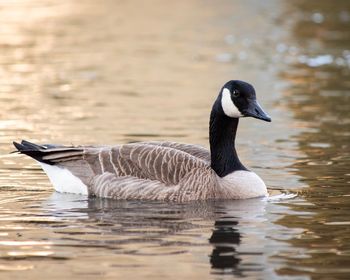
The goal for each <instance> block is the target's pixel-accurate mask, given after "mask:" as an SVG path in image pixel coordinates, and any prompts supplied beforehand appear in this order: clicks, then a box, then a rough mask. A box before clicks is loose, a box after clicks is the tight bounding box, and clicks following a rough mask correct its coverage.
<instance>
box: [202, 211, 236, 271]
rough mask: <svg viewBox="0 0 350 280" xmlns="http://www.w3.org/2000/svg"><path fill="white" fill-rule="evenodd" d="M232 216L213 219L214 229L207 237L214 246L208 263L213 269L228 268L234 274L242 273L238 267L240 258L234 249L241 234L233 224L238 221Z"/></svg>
mask: <svg viewBox="0 0 350 280" xmlns="http://www.w3.org/2000/svg"><path fill="white" fill-rule="evenodd" d="M235 219H236V218H234V217H227V218H226V219H223V220H218V221H215V229H214V230H213V234H212V236H211V237H210V239H209V242H210V243H211V244H212V245H213V246H214V249H213V252H212V254H211V255H210V263H211V265H212V268H214V269H229V270H231V271H232V272H233V273H234V274H237V275H240V276H241V275H242V273H241V272H240V271H239V269H238V264H239V263H240V262H241V258H240V257H239V254H238V253H237V251H236V247H237V246H238V245H239V244H240V242H241V234H240V233H239V231H238V229H237V228H235V226H237V225H238V222H237V221H235Z"/></svg>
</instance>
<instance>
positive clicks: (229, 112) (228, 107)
mask: <svg viewBox="0 0 350 280" xmlns="http://www.w3.org/2000/svg"><path fill="white" fill-rule="evenodd" d="M221 106H222V109H223V110H224V113H225V115H226V116H228V117H231V118H239V117H242V116H243V115H242V113H241V112H240V111H239V110H238V108H237V107H236V105H235V104H234V103H233V101H232V99H231V93H230V91H229V90H228V89H227V88H224V89H223V90H222V97H221Z"/></svg>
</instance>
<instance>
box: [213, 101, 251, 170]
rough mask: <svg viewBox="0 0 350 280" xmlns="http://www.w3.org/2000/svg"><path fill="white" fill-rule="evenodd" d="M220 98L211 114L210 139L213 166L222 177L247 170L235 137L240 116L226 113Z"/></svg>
mask: <svg viewBox="0 0 350 280" xmlns="http://www.w3.org/2000/svg"><path fill="white" fill-rule="evenodd" d="M219 102H221V100H220V98H218V100H217V101H216V102H215V103H214V106H213V109H212V111H211V114H210V124H209V141H210V154H211V167H212V168H213V170H214V171H215V172H216V174H218V175H219V176H220V177H224V176H226V175H227V174H230V173H231V172H233V171H235V170H247V169H246V168H245V167H244V166H243V164H242V163H241V162H240V161H239V158H238V156H237V152H236V149H235V139H236V132H237V126H238V118H229V117H227V116H226V115H225V113H224V111H223V109H222V107H221V105H220V103H219Z"/></svg>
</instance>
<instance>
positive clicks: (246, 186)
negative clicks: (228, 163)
mask: <svg viewBox="0 0 350 280" xmlns="http://www.w3.org/2000/svg"><path fill="white" fill-rule="evenodd" d="M218 183H219V188H220V189H221V191H222V193H223V196H225V197H224V198H232V199H245V198H253V197H261V196H267V195H268V193H267V188H266V185H265V183H264V181H263V180H262V179H261V178H260V177H259V176H258V175H257V174H255V173H254V172H251V171H245V170H239V171H234V172H232V173H231V174H228V175H226V176H225V177H222V178H218Z"/></svg>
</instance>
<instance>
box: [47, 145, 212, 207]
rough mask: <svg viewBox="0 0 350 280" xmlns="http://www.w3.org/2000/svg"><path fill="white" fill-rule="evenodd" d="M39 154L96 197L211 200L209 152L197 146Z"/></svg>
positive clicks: (84, 149)
mask: <svg viewBox="0 0 350 280" xmlns="http://www.w3.org/2000/svg"><path fill="white" fill-rule="evenodd" d="M42 153H43V154H44V155H43V156H42V159H43V160H45V161H49V162H51V163H54V164H55V165H58V166H62V167H64V168H67V169H68V170H70V171H71V172H72V173H73V174H74V175H75V176H77V177H79V178H80V179H81V180H82V181H83V183H84V184H86V185H87V186H88V188H89V194H90V195H95V196H98V197H110V198H115V199H150V200H154V199H157V200H174V201H175V200H176V201H187V200H195V199H206V198H208V196H210V197H212V196H215V195H214V194H213V192H212V191H211V189H212V188H211V187H210V186H214V185H215V183H216V181H215V178H216V177H215V174H214V173H213V171H212V170H211V168H210V155H209V152H208V151H207V150H206V149H205V148H203V147H200V146H196V145H189V144H179V143H174V142H141V143H135V144H125V145H120V146H113V147H111V146H102V147H66V148H61V147H60V148H51V149H48V150H43V151H42Z"/></svg>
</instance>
